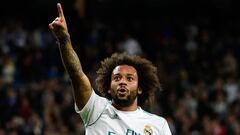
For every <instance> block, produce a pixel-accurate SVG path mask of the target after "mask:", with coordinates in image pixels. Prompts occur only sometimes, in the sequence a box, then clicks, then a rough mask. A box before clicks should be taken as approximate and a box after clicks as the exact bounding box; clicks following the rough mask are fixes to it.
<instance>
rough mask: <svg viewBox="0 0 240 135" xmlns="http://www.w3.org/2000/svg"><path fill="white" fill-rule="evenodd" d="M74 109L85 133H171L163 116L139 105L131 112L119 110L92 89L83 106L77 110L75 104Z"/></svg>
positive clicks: (156, 134)
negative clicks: (81, 121) (80, 119)
mask: <svg viewBox="0 0 240 135" xmlns="http://www.w3.org/2000/svg"><path fill="white" fill-rule="evenodd" d="M75 110H76V112H77V113H79V114H80V116H81V118H82V120H83V122H84V125H85V129H86V135H171V132H170V129H169V126H168V123H167V121H166V120H165V119H164V118H162V117H160V116H157V115H154V114H150V113H148V112H145V111H144V110H142V109H141V108H140V107H139V108H138V109H137V110H136V111H131V112H124V111H119V110H117V109H116V108H114V107H113V106H112V105H111V102H110V101H109V100H107V99H106V98H103V97H100V96H98V95H97V94H96V93H95V92H94V91H93V92H92V95H91V97H90V99H89V101H88V102H87V104H86V105H85V106H84V108H83V109H82V110H79V109H78V108H77V106H76V105H75ZM147 131H148V132H151V134H148V133H147ZM144 132H145V133H144Z"/></svg>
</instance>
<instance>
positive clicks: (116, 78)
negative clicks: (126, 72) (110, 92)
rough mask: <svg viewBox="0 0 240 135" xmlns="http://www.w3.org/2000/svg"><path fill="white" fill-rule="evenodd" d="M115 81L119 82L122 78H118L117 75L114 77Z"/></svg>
mask: <svg viewBox="0 0 240 135" xmlns="http://www.w3.org/2000/svg"><path fill="white" fill-rule="evenodd" d="M113 80H114V81H119V80H121V77H120V76H118V75H117V76H114V77H113Z"/></svg>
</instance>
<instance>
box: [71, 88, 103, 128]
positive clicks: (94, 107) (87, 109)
mask: <svg viewBox="0 0 240 135" xmlns="http://www.w3.org/2000/svg"><path fill="white" fill-rule="evenodd" d="M107 104H108V100H107V99H106V98H103V97H100V96H99V95H97V94H96V93H95V92H94V90H93V92H92V94H91V97H90V98H89V100H88V102H87V104H86V105H85V106H84V107H83V109H82V110H79V109H78V107H77V105H76V103H75V111H76V112H77V113H78V114H79V115H80V117H81V119H82V121H83V123H84V125H85V126H88V125H91V124H93V123H94V122H96V121H97V119H98V118H99V117H100V116H101V114H102V112H103V111H104V109H105V108H106V106H107Z"/></svg>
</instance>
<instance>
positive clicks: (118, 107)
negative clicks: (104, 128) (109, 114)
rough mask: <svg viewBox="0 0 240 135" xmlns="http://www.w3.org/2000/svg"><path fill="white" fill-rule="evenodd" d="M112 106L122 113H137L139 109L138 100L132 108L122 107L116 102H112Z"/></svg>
mask: <svg viewBox="0 0 240 135" xmlns="http://www.w3.org/2000/svg"><path fill="white" fill-rule="evenodd" d="M112 105H113V106H114V107H115V108H116V109H117V110H120V111H136V110H137V108H138V105H137V99H136V100H135V101H134V102H133V104H131V105H130V106H120V105H118V104H116V103H115V102H114V101H113V102H112Z"/></svg>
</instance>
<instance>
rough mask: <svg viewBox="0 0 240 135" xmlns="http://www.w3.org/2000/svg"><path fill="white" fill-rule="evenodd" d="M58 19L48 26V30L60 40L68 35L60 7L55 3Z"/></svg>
mask: <svg viewBox="0 0 240 135" xmlns="http://www.w3.org/2000/svg"><path fill="white" fill-rule="evenodd" d="M57 9H58V17H57V18H56V19H55V20H54V21H53V22H52V23H50V24H49V28H50V30H51V31H52V33H53V35H54V36H55V37H56V38H61V37H65V36H67V35H69V33H68V28H67V23H66V20H65V17H64V14H63V10H62V6H61V4H60V3H57Z"/></svg>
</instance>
